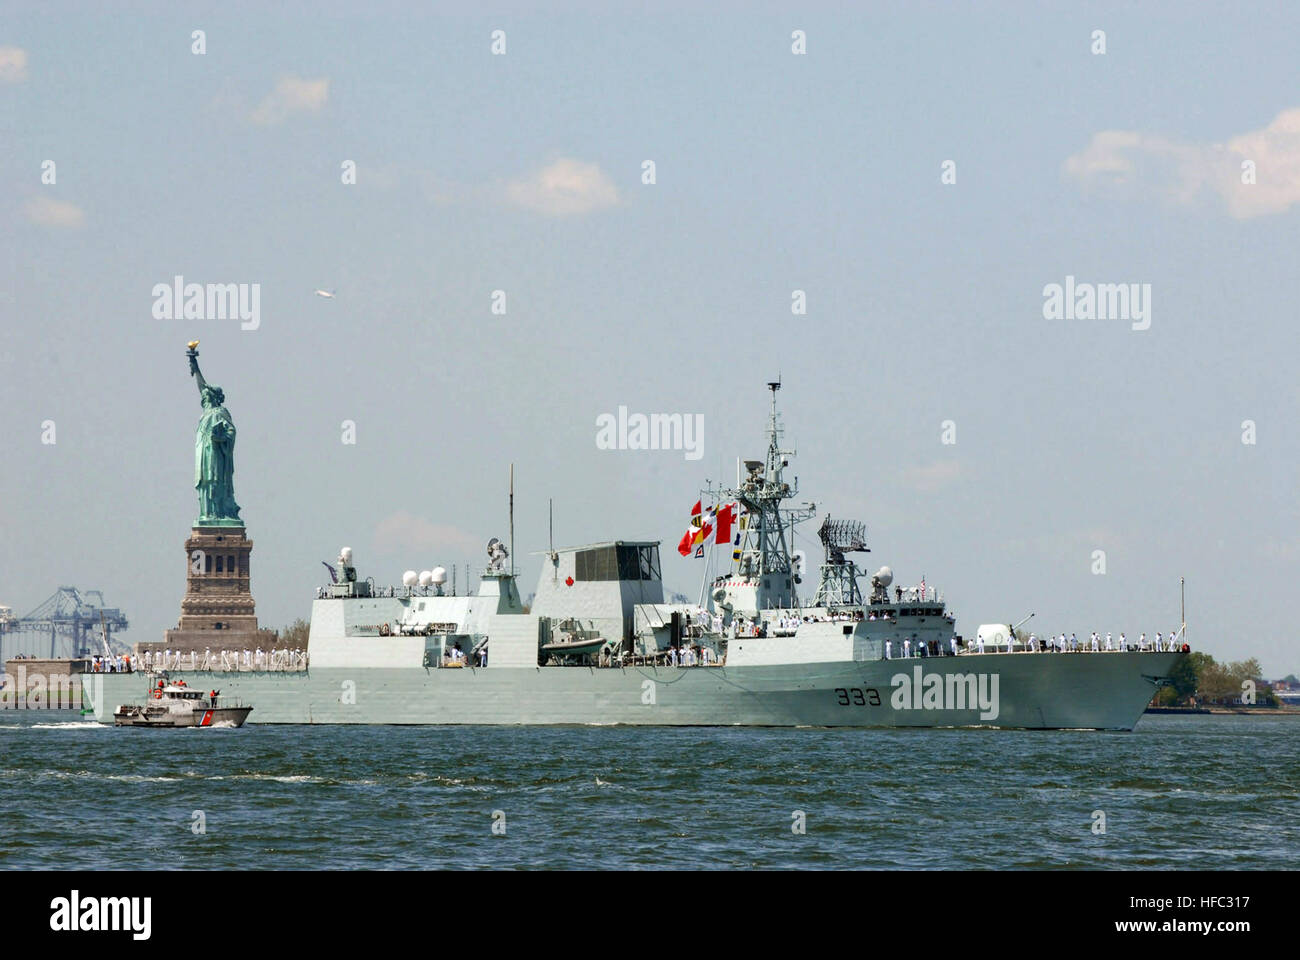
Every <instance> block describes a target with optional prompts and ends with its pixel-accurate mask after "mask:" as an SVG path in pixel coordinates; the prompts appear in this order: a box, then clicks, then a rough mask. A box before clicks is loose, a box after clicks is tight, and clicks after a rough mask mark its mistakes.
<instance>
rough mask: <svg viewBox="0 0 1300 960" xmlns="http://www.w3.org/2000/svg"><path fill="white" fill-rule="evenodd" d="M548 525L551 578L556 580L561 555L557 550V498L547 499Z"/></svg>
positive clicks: (548, 554) (548, 553)
mask: <svg viewBox="0 0 1300 960" xmlns="http://www.w3.org/2000/svg"><path fill="white" fill-rule="evenodd" d="M546 527H547V538H548V539H549V541H550V544H551V549H550V550H549V551H547V554H546V556H547V557H548V558H549V559H550V561H551V579H552V580H555V579H556V578H558V577H559V575H560V555H559V554H558V553H556V552H555V498H554V497H549V498H547V501H546Z"/></svg>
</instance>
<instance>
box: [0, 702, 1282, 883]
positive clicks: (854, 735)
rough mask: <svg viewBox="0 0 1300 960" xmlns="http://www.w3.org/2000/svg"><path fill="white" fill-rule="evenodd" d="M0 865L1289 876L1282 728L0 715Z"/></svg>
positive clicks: (1220, 720) (1201, 721)
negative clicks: (229, 726)
mask: <svg viewBox="0 0 1300 960" xmlns="http://www.w3.org/2000/svg"><path fill="white" fill-rule="evenodd" d="M0 810H3V811H4V813H3V825H4V829H3V833H4V839H3V842H2V843H0V869H9V870H20V869H32V868H44V869H50V868H53V869H59V868H80V869H91V870H105V869H107V870H135V869H174V868H190V869H223V870H231V869H235V870H237V869H268V868H269V869H307V868H326V869H347V868H369V869H384V868H471V869H474V868H630V869H669V868H727V869H731V868H738V867H739V868H751V869H777V868H828V869H854V868H886V869H897V868H907V869H937V868H949V869H959V868H973V869H987V868H1020V869H1039V868H1060V869H1085V868H1087V869H1096V868H1101V869H1106V868H1125V869H1134V868H1136V869H1165V868H1177V869H1261V868H1273V869H1293V868H1294V867H1295V862H1294V860H1293V856H1294V852H1295V850H1297V849H1300V718H1297V717H1293V716H1278V717H1259V716H1147V717H1144V718H1143V720H1142V721H1141V722H1140V723H1139V725H1138V727H1137V729H1136V730H1135V731H1134V732H1132V733H1122V734H1121V733H1095V732H1071V731H1036V732H1031V731H1006V730H942V729H939V730H934V729H932V730H864V729H851V730H826V729H768V728H758V729H756V728H629V727H374V726H358V727H340V726H321V727H308V726H248V727H245V728H243V729H239V730H197V729H189V730H151V731H143V730H131V729H115V728H113V727H109V726H103V725H100V724H96V723H91V722H87V721H86V720H85V719H84V718H82V717H80V716H78V715H77V714H76V713H72V712H66V711H14V712H5V713H0Z"/></svg>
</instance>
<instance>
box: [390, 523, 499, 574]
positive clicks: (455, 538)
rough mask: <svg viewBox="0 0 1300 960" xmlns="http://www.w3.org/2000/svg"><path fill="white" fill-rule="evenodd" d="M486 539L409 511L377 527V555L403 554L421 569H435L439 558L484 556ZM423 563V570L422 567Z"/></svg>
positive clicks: (409, 561)
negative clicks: (432, 521)
mask: <svg viewBox="0 0 1300 960" xmlns="http://www.w3.org/2000/svg"><path fill="white" fill-rule="evenodd" d="M486 542H487V541H486V540H482V538H479V537H474V536H471V535H470V534H468V533H466V532H465V531H464V530H461V529H460V528H458V527H453V526H447V525H443V524H437V523H431V522H429V521H428V520H426V519H424V517H417V516H416V515H415V514H413V513H410V512H408V511H406V510H399V511H398V512H397V513H393V514H390V515H389V516H387V517H385V518H384V519H383V520H381V521H379V524H378V525H377V526H376V527H375V537H374V547H375V551H376V552H377V553H401V554H406V555H408V556H409V557H410V560H408V561H407V562H408V563H410V564H411V565H412V566H416V567H417V569H426V570H427V569H428V568H429V567H431V566H433V564H434V563H435V562H436V560H437V557H438V556H439V555H442V556H447V555H450V554H453V553H456V554H460V553H474V554H477V553H480V552H482V548H483V545H484V544H485V543H486ZM421 563H423V564H424V566H423V567H419V566H418V565H419V564H421Z"/></svg>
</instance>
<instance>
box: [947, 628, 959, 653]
mask: <svg viewBox="0 0 1300 960" xmlns="http://www.w3.org/2000/svg"><path fill="white" fill-rule="evenodd" d="M948 646H949V647H951V648H952V655H953V656H954V657H955V656H957V634H955V633H954V634H953V635H952V639H951V640H949V641H948Z"/></svg>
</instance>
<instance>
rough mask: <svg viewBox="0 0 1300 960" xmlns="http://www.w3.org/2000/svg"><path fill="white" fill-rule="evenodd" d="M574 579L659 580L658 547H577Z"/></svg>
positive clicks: (574, 561)
mask: <svg viewBox="0 0 1300 960" xmlns="http://www.w3.org/2000/svg"><path fill="white" fill-rule="evenodd" d="M573 565H574V579H576V580H588V581H591V580H658V579H660V575H659V548H658V547H655V546H646V547H633V546H624V545H622V544H620V545H618V546H616V547H595V548H594V549H591V550H579V551H578V552H577V554H576V555H575V556H574V560H573Z"/></svg>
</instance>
